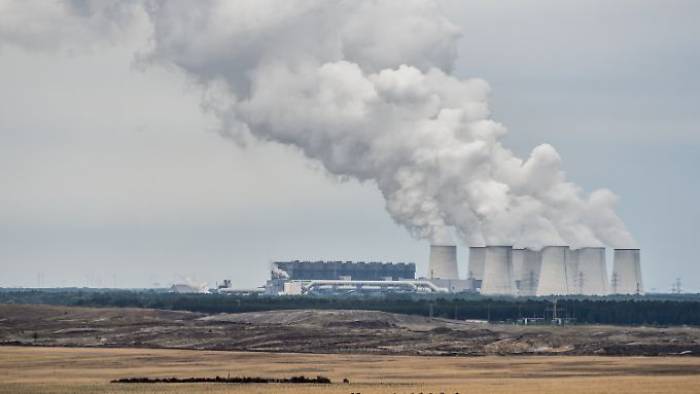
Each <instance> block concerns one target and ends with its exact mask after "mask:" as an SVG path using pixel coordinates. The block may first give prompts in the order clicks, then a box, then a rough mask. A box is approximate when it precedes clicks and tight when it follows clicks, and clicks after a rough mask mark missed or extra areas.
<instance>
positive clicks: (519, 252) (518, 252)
mask: <svg viewBox="0 0 700 394" xmlns="http://www.w3.org/2000/svg"><path fill="white" fill-rule="evenodd" d="M512 260H513V282H514V283H515V293H516V294H518V295H520V293H521V291H522V288H523V276H524V275H525V249H516V248H513V258H512Z"/></svg>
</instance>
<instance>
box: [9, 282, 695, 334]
mask: <svg viewBox="0 0 700 394" xmlns="http://www.w3.org/2000/svg"><path fill="white" fill-rule="evenodd" d="M0 303H3V304H7V303H16V304H52V305H65V306H86V307H135V308H155V309H169V310H184V311H192V312H202V313H208V314H211V313H240V312H255V311H266V310H279V309H365V310H375V311H384V312H392V313H401V314H409V315H422V316H430V315H431V314H432V316H434V317H442V318H450V319H461V320H464V319H478V320H489V321H491V322H511V321H514V320H516V319H519V318H522V317H545V318H547V319H549V318H552V315H553V309H554V308H553V299H552V298H505V297H504V298H493V297H482V296H479V295H473V294H472V295H459V294H454V295H415V294H411V295H409V294H401V295H398V294H397V295H385V296H352V297H327V296H324V297H322V296H285V297H270V296H263V295H250V296H234V295H220V294H174V293H167V292H163V291H157V290H110V289H0ZM557 314H558V316H559V317H568V318H574V319H576V322H577V323H586V324H618V325H659V326H669V325H700V296H699V295H648V296H639V297H587V298H584V297H572V296H568V297H560V298H558V299H557Z"/></svg>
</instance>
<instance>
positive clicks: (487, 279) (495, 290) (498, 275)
mask: <svg viewBox="0 0 700 394" xmlns="http://www.w3.org/2000/svg"><path fill="white" fill-rule="evenodd" d="M485 260H486V263H485V264H484V281H483V283H482V285H481V294H494V295H495V294H498V295H515V283H514V281H513V247H512V246H487V247H486V259H485Z"/></svg>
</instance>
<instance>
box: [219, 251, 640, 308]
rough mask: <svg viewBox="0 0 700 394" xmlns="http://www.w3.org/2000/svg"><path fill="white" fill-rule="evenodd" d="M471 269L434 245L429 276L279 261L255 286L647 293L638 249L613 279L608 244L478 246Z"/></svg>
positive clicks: (269, 289) (293, 290)
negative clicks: (537, 247) (462, 269)
mask: <svg viewBox="0 0 700 394" xmlns="http://www.w3.org/2000/svg"><path fill="white" fill-rule="evenodd" d="M465 271H466V279H462V278H460V275H459V262H458V260H457V246H456V245H430V253H429V258H428V269H427V272H426V276H424V277H416V265H415V264H414V263H382V262H369V263H365V262H352V261H300V260H292V261H276V262H273V263H272V264H271V267H270V279H269V280H268V281H267V283H266V284H265V286H264V288H259V289H258V290H255V291H261V292H265V293H266V294H269V295H305V294H326V295H347V294H373V293H377V294H382V293H461V292H466V293H475V294H476V293H480V294H483V295H490V296H519V297H532V296H564V295H586V296H605V295H609V294H628V295H637V294H644V286H643V283H642V272H641V264H640V250H639V249H615V250H614V261H613V274H612V277H611V278H610V279H608V268H607V264H606V249H605V248H603V247H583V248H579V249H571V248H570V247H569V246H566V245H554V246H545V247H543V248H542V249H541V250H534V249H528V248H513V247H512V246H509V245H486V246H472V247H470V248H469V260H468V264H467V267H465ZM252 291H254V290H247V292H252ZM220 292H228V293H231V294H233V293H235V292H236V290H234V289H224V290H221V291H220Z"/></svg>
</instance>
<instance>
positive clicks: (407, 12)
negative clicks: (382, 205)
mask: <svg viewBox="0 0 700 394" xmlns="http://www.w3.org/2000/svg"><path fill="white" fill-rule="evenodd" d="M0 3H2V2H1V1H0ZM22 3H24V4H25V6H22V5H21V4H22ZM17 4H19V6H18V5H17ZM26 4H27V3H25V2H17V3H14V5H12V6H8V3H7V2H5V3H4V4H0V9H1V8H3V7H4V8H6V9H12V8H13V7H14V8H17V7H20V8H21V7H27V6H31V5H26ZM69 5H70V6H66V7H63V11H62V12H64V14H65V15H62V17H66V18H72V19H77V20H81V21H82V26H83V27H82V28H83V29H86V31H90V30H95V29H98V30H100V34H96V33H95V35H97V36H108V37H113V36H114V32H115V30H118V27H120V26H123V25H124V18H125V17H124V15H125V13H129V12H130V13H132V14H139V15H140V16H141V17H142V18H145V19H146V20H147V21H148V24H149V26H150V28H151V31H152V35H151V37H149V39H150V41H149V42H150V45H151V46H150V49H149V50H148V51H146V53H141V54H139V56H138V58H139V61H140V62H143V63H145V64H150V63H157V64H166V65H174V66H176V67H177V68H179V69H181V70H184V71H185V72H186V73H187V74H188V75H189V76H191V77H192V78H193V79H194V80H195V81H197V82H198V83H199V84H201V86H202V88H203V89H204V91H205V95H204V97H205V99H204V101H203V104H204V106H205V107H206V108H207V109H209V110H211V111H213V112H214V113H215V114H217V115H218V117H219V119H220V120H221V127H222V132H223V134H225V135H228V136H230V137H232V138H235V139H236V140H237V141H246V140H247V139H250V138H254V139H258V140H266V141H273V142H277V143H281V144H287V145H293V146H295V147H297V148H298V149H299V150H300V151H301V152H302V153H303V154H304V155H305V156H307V157H309V158H311V159H315V160H318V161H319V162H321V163H322V164H323V166H324V168H325V169H326V170H327V171H328V172H329V173H331V174H335V175H338V176H343V177H352V178H356V179H358V180H361V181H370V182H373V183H376V185H377V187H378V188H379V190H380V191H381V193H382V195H383V196H384V198H385V200H386V209H387V211H388V212H389V214H390V215H391V217H392V218H393V220H394V221H396V222H397V223H399V224H401V225H402V226H404V227H405V228H406V229H408V231H410V232H411V234H413V235H414V236H415V237H417V238H423V239H429V240H431V241H433V242H449V241H450V239H449V237H450V233H451V232H452V230H453V229H454V230H456V233H457V234H458V235H459V237H460V238H462V240H463V242H465V243H466V244H470V245H478V244H515V245H517V246H529V247H535V248H538V247H541V246H543V245H545V244H568V245H572V246H574V247H578V246H599V245H608V246H613V247H632V246H634V244H635V242H634V240H633V239H632V237H631V236H630V234H629V233H628V231H627V230H626V229H625V226H624V224H623V223H622V221H621V219H620V218H619V217H618V216H617V215H616V213H615V210H614V206H615V202H616V196H615V195H614V194H613V193H612V192H610V191H609V190H606V189H600V190H596V191H594V192H592V193H590V194H588V195H586V194H585V193H584V192H583V191H582V190H581V188H579V187H578V186H577V185H575V184H573V183H571V182H568V181H567V180H566V177H565V175H564V172H563V171H562V169H561V158H560V156H559V155H558V153H557V152H556V150H555V149H554V148H553V147H552V146H550V145H547V144H543V145H540V146H538V147H536V148H535V149H533V151H532V153H531V154H530V156H529V157H528V158H526V159H520V158H518V157H516V156H515V155H514V154H513V153H512V152H511V151H510V150H508V149H506V148H505V147H503V145H502V144H501V142H500V140H501V138H502V137H503V135H504V134H505V133H506V132H507V130H506V128H505V127H504V126H503V125H501V124H499V123H497V122H495V121H494V120H492V119H490V114H489V108H488V102H487V100H488V95H489V86H488V84H487V83H486V82H485V81H483V80H481V79H460V78H457V77H455V76H454V75H452V74H451V68H452V65H453V63H454V61H455V58H456V56H457V53H456V42H457V40H458V39H459V35H460V33H459V29H458V28H457V27H456V26H454V25H453V24H451V23H450V22H449V21H448V20H447V19H446V18H445V17H444V16H443V15H442V14H441V13H440V10H439V7H438V6H436V5H435V4H434V3H432V2H424V1H382V2H376V1H355V0H353V1H326V0H318V1H316V0H302V1H274V0H272V1H263V0H254V1H240V0H239V1H235V2H234V1H223V0H222V1H196V2H193V1H144V2H126V3H118V2H115V3H109V2H106V1H98V2H95V3H93V2H91V1H88V0H83V1H75V2H70V4H69ZM126 9H128V10H129V11H128V12H127V11H125V10H126ZM16 14H17V12H15V15H14V19H13V18H8V19H9V20H10V21H13V20H14V21H15V22H16V21H17V20H18V18H19V19H20V21H21V18H20V17H17V15H16ZM20 14H21V12H20ZM24 14H25V17H28V18H31V15H29V14H31V13H27V12H25V13H24ZM10 16H12V15H11V14H10ZM49 16H50V17H51V18H56V17H57V16H56V15H49ZM110 16H115V17H110ZM73 22H74V21H73ZM19 24H21V23H19ZM55 25H56V26H60V24H55ZM103 25H106V28H101V27H100V26H103ZM115 26H116V27H115ZM76 29H77V28H76ZM8 31H11V27H10V28H8V26H7V25H5V26H3V22H2V21H0V40H8V39H12V40H13V41H14V42H20V43H22V37H21V34H17V33H16V32H14V33H15V35H14V36H13V35H12V34H8ZM105 32H107V33H105ZM32 34H33V35H34V36H37V37H40V36H41V32H36V31H32ZM75 35H76V36H82V35H81V34H75ZM8 37H9V38H8ZM18 37H20V38H18Z"/></svg>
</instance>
